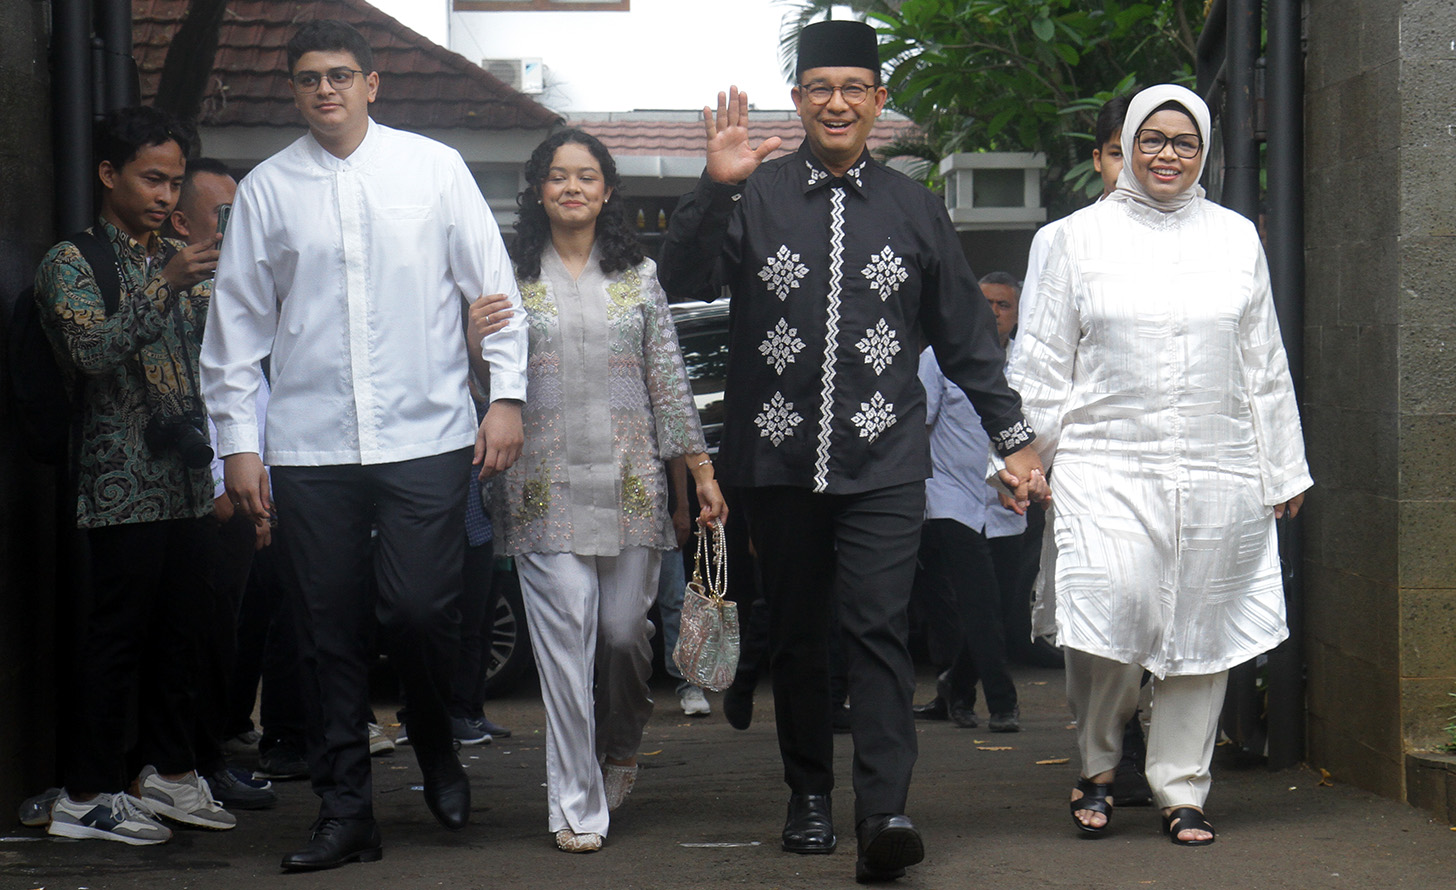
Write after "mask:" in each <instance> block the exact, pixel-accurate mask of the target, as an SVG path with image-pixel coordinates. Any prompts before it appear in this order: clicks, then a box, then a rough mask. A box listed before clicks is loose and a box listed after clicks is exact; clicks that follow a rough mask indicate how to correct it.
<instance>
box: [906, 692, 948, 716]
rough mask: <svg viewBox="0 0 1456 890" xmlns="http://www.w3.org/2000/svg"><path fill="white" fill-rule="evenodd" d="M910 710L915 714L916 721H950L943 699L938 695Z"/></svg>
mask: <svg viewBox="0 0 1456 890" xmlns="http://www.w3.org/2000/svg"><path fill="white" fill-rule="evenodd" d="M910 710H911V711H912V712H913V713H914V714H915V719H916V720H949V719H950V709H949V708H947V707H946V706H945V699H943V698H941V697H940V696H938V695H937V696H936V697H935V698H932V699H931V700H930V701H928V702H926V703H925V704H923V705H914V706H913V707H911V708H910Z"/></svg>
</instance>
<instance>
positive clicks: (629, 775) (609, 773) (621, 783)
mask: <svg viewBox="0 0 1456 890" xmlns="http://www.w3.org/2000/svg"><path fill="white" fill-rule="evenodd" d="M602 784H603V785H605V786H606V788H605V790H606V792H607V811H608V812H611V811H612V810H615V809H616V808H617V807H620V806H621V805H622V804H623V803H624V802H625V801H626V800H627V795H629V794H631V793H632V786H633V785H636V784H637V767H636V766H620V765H618V764H615V763H604V764H602Z"/></svg>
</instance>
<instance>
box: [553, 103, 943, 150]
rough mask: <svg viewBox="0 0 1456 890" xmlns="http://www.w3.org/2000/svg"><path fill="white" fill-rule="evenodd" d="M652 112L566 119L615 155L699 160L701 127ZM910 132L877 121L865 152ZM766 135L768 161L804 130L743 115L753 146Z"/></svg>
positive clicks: (781, 117)
mask: <svg viewBox="0 0 1456 890" xmlns="http://www.w3.org/2000/svg"><path fill="white" fill-rule="evenodd" d="M652 115H653V112H647V111H637V112H630V113H628V114H625V115H620V116H619V115H604V116H602V117H601V118H599V119H598V118H596V117H595V116H592V115H583V116H582V117H581V118H580V119H576V120H572V121H570V123H571V125H572V126H575V127H580V128H581V129H583V130H586V131H587V132H588V133H591V134H592V135H593V136H596V137H597V138H598V139H600V140H602V144H603V145H605V146H606V147H607V149H608V150H610V151H611V152H612V153H613V154H616V155H656V156H659V157H700V156H701V155H702V154H703V123H702V121H701V119H698V118H696V117H695V116H694V115H692V114H691V113H688V112H662V113H661V117H660V118H658V119H652ZM914 132H915V123H914V121H909V120H904V119H892V118H881V119H880V120H879V121H878V122H877V123H876V124H875V128H874V130H873V131H872V132H871V133H870V138H869V140H868V144H869V148H870V150H871V151H874V150H875V149H877V148H879V147H880V146H882V145H885V144H886V143H889V142H893V141H895V140H897V139H902V138H906V137H908V136H911V135H912V134H913V133H914ZM769 136H778V137H779V138H780V139H782V140H783V141H784V144H783V147H782V148H780V149H779V150H778V151H777V152H775V153H774V155H773V156H774V157H777V156H779V155H782V154H788V153H789V152H792V151H794V150H795V149H797V148H798V147H799V143H800V142H802V141H803V139H804V128H803V126H801V125H800V123H799V119H798V117H797V116H795V115H794V114H793V113H792V112H763V113H761V114H760V115H759V117H758V119H754V117H753V116H752V114H750V116H749V138H750V139H751V140H752V141H753V142H754V143H755V144H757V143H758V142H760V141H761V140H763V139H766V138H768V137H769Z"/></svg>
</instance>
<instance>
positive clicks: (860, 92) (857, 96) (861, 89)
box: [799, 83, 875, 105]
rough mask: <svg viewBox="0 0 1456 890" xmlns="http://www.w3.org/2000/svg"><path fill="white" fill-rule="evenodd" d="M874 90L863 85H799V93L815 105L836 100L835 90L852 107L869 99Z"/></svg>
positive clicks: (826, 103)
mask: <svg viewBox="0 0 1456 890" xmlns="http://www.w3.org/2000/svg"><path fill="white" fill-rule="evenodd" d="M874 89H875V88H874V87H868V86H865V85H864V84H862V83H847V84H845V85H844V86H842V87H832V86H829V85H828V84H822V83H811V84H802V83H801V84H799V93H800V94H801V95H804V96H807V97H808V99H809V101H810V102H813V103H814V104H815V105H828V104H829V100H830V99H833V98H834V91H835V90H838V91H839V95H841V96H843V97H844V101H845V102H848V103H849V104H850V105H858V104H860V103H861V102H863V101H864V100H865V99H868V98H869V95H870V93H872V92H874Z"/></svg>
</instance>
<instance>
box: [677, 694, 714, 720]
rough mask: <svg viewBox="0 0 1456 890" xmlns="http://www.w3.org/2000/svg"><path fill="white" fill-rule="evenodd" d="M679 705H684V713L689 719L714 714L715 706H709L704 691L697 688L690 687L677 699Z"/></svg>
mask: <svg viewBox="0 0 1456 890" xmlns="http://www.w3.org/2000/svg"><path fill="white" fill-rule="evenodd" d="M677 701H678V704H680V705H682V712H683V713H684V714H686V715H688V716H689V717H706V716H708V715H709V714H711V713H713V706H712V705H710V704H708V697H707V696H706V695H703V690H701V689H699V688H698V687H696V686H689V687H688V688H687V689H684V690H683V691H682V693H681V694H679V695H678V697H677Z"/></svg>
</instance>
